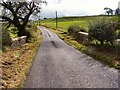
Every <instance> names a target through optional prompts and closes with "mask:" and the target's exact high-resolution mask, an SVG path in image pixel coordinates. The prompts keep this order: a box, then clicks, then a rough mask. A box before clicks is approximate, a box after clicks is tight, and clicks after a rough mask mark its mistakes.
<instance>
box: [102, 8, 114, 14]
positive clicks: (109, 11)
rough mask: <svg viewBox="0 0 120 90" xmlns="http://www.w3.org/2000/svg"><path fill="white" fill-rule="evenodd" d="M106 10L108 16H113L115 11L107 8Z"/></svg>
mask: <svg viewBox="0 0 120 90" xmlns="http://www.w3.org/2000/svg"><path fill="white" fill-rule="evenodd" d="M104 10H106V12H105V13H107V14H108V15H110V14H111V15H113V11H114V10H112V9H111V8H108V7H105V8H104Z"/></svg>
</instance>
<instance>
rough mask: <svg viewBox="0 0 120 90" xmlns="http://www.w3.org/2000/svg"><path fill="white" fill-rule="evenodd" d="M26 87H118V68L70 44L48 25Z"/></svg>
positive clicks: (43, 30) (43, 33) (42, 28)
mask: <svg viewBox="0 0 120 90" xmlns="http://www.w3.org/2000/svg"><path fill="white" fill-rule="evenodd" d="M39 29H40V30H41V31H42V35H43V40H42V42H41V44H40V48H39V50H38V53H37V55H36V57H35V60H34V62H33V65H32V67H31V70H30V72H29V74H28V76H27V79H26V81H25V85H24V87H25V88H118V71H117V70H116V69H113V68H109V67H108V66H105V65H103V64H101V63H100V62H98V61H96V60H94V59H93V58H91V57H89V56H88V55H85V54H83V53H81V52H80V51H78V50H76V49H74V48H73V47H72V46H69V45H68V44H66V43H65V42H64V41H63V40H61V39H60V38H59V37H58V36H57V35H56V34H55V33H53V32H51V31H49V30H48V29H46V28H44V27H39Z"/></svg>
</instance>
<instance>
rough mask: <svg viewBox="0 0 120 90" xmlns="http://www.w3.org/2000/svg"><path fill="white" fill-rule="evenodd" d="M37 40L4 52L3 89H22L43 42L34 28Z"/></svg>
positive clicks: (2, 67) (2, 63)
mask: <svg viewBox="0 0 120 90" xmlns="http://www.w3.org/2000/svg"><path fill="white" fill-rule="evenodd" d="M29 30H33V31H32V34H34V37H35V39H32V41H31V42H30V43H26V44H24V45H22V46H20V47H17V48H14V49H11V48H8V47H7V48H8V49H6V50H5V51H4V52H2V54H1V55H2V60H1V65H2V66H1V69H2V87H1V88H21V87H22V86H23V85H24V81H25V79H26V75H27V73H28V72H29V70H30V67H31V65H32V61H33V59H34V57H35V55H36V53H37V50H38V47H39V44H40V42H41V40H42V37H41V36H40V34H39V33H40V30H37V27H36V26H32V27H31V28H30V29H29Z"/></svg>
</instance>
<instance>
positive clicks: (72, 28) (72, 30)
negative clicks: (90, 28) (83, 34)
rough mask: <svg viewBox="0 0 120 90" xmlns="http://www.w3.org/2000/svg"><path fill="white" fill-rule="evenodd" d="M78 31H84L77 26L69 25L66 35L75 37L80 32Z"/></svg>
mask: <svg viewBox="0 0 120 90" xmlns="http://www.w3.org/2000/svg"><path fill="white" fill-rule="evenodd" d="M80 31H85V30H84V29H83V28H81V27H80V26H79V25H77V24H74V25H70V26H69V28H68V33H69V34H71V35H74V36H75V35H77V34H78V32H80Z"/></svg>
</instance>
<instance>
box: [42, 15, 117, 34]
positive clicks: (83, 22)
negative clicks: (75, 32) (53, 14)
mask: <svg viewBox="0 0 120 90" xmlns="http://www.w3.org/2000/svg"><path fill="white" fill-rule="evenodd" d="M102 17H103V18H110V19H113V20H117V16H84V17H62V18H58V28H60V29H62V30H63V31H65V32H66V31H67V29H68V27H69V26H70V25H73V24H77V25H79V26H80V27H82V28H84V29H85V31H86V32H88V24H89V22H91V21H92V20H95V19H97V18H102ZM40 24H41V25H44V26H47V27H49V28H56V19H46V20H42V21H40Z"/></svg>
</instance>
